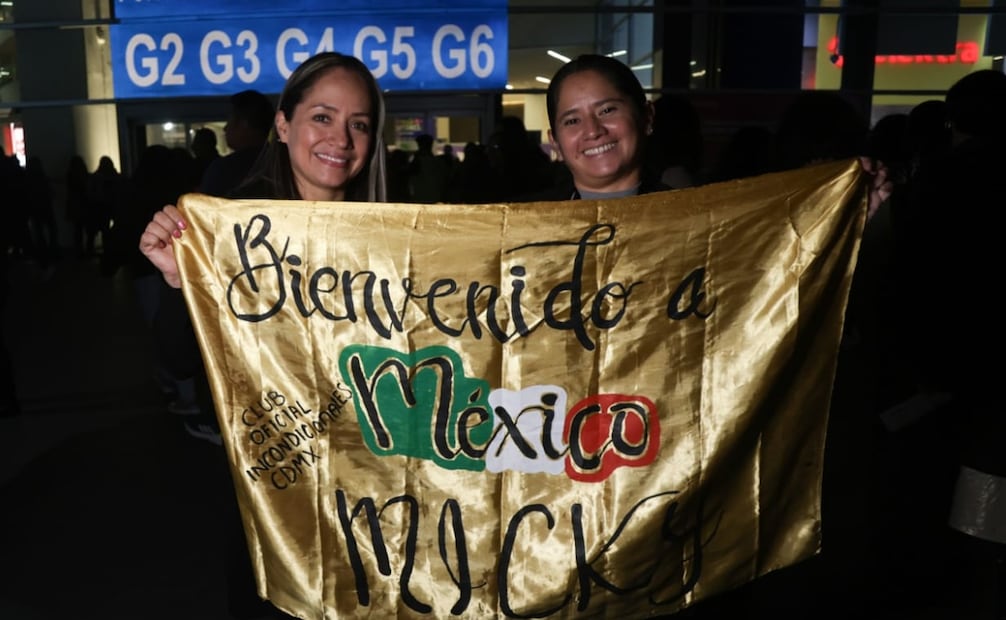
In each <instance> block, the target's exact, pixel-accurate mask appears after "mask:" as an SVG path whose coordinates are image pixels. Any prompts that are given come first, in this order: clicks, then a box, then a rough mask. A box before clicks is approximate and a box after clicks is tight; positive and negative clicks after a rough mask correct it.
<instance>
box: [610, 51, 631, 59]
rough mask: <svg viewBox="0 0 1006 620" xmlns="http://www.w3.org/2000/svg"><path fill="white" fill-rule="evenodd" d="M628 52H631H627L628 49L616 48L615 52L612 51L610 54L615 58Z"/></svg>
mask: <svg viewBox="0 0 1006 620" xmlns="http://www.w3.org/2000/svg"><path fill="white" fill-rule="evenodd" d="M628 53H629V52H627V51H626V50H615V51H614V52H611V53H610V54H608V56H611V57H612V58H615V57H616V56H625V55H626V54H628Z"/></svg>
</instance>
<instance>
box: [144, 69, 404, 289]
mask: <svg viewBox="0 0 1006 620" xmlns="http://www.w3.org/2000/svg"><path fill="white" fill-rule="evenodd" d="M273 131H274V135H272V136H270V139H269V141H268V142H267V143H266V145H265V147H263V149H262V153H261V154H260V155H259V159H258V161H257V162H256V164H255V166H254V167H253V168H252V171H251V173H250V174H249V177H248V179H247V180H246V181H245V182H244V183H242V184H241V185H239V186H238V187H237V189H235V190H234V191H233V192H232V195H231V196H230V197H231V198H274V199H279V200H311V201H365V202H384V201H385V200H386V189H385V184H386V172H385V164H384V152H385V149H384V144H383V139H382V134H383V131H384V99H383V98H382V97H381V91H380V89H379V88H378V87H377V82H376V80H374V76H373V75H371V73H370V70H369V69H367V67H366V65H364V64H363V63H362V62H361V61H360V60H358V59H356V58H354V57H352V56H347V55H345V54H340V53H338V52H323V53H321V54H317V55H315V56H312V57H311V58H309V59H307V60H306V61H304V63H303V64H301V65H300V66H299V67H297V69H296V70H295V71H294V72H293V73H292V74H290V77H289V78H288V79H287V82H286V86H285V87H284V88H283V92H282V94H281V95H280V99H279V105H278V110H277V111H276V122H275V127H274V130H273ZM186 226H187V225H186V223H185V220H184V218H182V216H181V213H180V212H179V211H178V209H177V208H176V207H175V206H174V205H167V206H166V207H164V208H163V209H162V210H161V211H159V212H157V213H156V214H155V215H154V218H153V220H151V221H150V223H149V224H148V225H147V228H146V230H145V231H144V232H143V235H142V236H141V237H140V251H142V252H143V254H144V255H145V256H146V257H147V258H148V259H149V260H150V262H152V263H153V264H154V265H155V266H156V267H157V268H158V269H159V270H160V271H161V273H162V274H163V275H164V279H165V280H166V281H167V282H168V284H169V285H171V286H172V287H174V288H179V287H181V280H180V278H179V275H178V265H177V264H176V263H175V256H174V251H173V250H172V248H171V241H172V239H173V238H177V237H181V236H182V232H183V231H184V230H185V229H186Z"/></svg>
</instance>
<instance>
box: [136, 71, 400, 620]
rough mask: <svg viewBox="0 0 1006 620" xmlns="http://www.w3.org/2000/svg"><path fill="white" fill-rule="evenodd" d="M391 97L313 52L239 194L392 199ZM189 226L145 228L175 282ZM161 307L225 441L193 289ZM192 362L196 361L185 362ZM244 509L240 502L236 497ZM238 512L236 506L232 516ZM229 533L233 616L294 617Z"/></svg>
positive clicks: (143, 241)
mask: <svg viewBox="0 0 1006 620" xmlns="http://www.w3.org/2000/svg"><path fill="white" fill-rule="evenodd" d="M383 129H384V101H383V99H382V97H381V91H380V90H379V89H378V87H377V82H376V81H375V80H374V77H373V75H371V73H370V71H369V70H368V69H367V67H366V65H364V64H363V63H362V62H360V61H359V60H358V59H356V58H353V57H352V56H346V55H344V54H340V53H337V52H324V53H321V54H318V55H316V56H312V57H311V58H309V59H307V60H306V61H304V63H303V64H301V65H300V66H299V67H297V69H296V70H294V72H293V73H292V74H291V75H290V77H289V78H288V79H287V82H286V86H285V87H284V88H283V93H282V94H281V95H280V99H279V105H278V110H277V111H276V116H275V126H274V129H273V135H271V136H270V138H269V140H268V141H267V142H266V145H265V146H264V147H263V149H262V152H261V154H260V155H259V158H258V160H257V161H256V163H255V165H254V166H253V167H252V170H251V172H250V173H249V176H248V178H247V179H246V180H245V181H244V182H243V183H241V184H240V185H239V186H238V187H237V188H236V189H235V190H234V191H233V192H231V196H230V197H231V198H249V199H256V198H272V199H278V200H310V201H366V202H384V201H385V199H386V190H385V176H386V175H385V163H384V152H385V148H384V144H383V141H382V138H381V136H382V133H383ZM186 228H187V224H186V222H185V219H184V218H183V217H182V215H181V212H180V211H179V210H178V209H177V208H176V207H175V206H174V205H167V206H165V207H164V208H163V209H161V210H160V211H158V212H157V213H156V214H155V215H154V218H153V219H152V220H151V221H150V222H149V223H148V224H147V227H146V229H145V230H144V231H143V234H142V235H141V237H140V251H141V252H143V254H144V255H145V256H146V257H147V259H148V260H150V262H151V263H153V264H154V266H156V267H157V268H158V269H159V270H160V272H161V275H162V276H163V277H164V280H165V281H166V282H167V283H168V285H169V286H171V287H173V288H174V289H179V288H180V287H181V278H180V275H179V273H178V264H177V263H176V262H175V255H174V250H173V248H172V247H171V246H172V241H173V240H174V239H176V238H179V237H181V236H182V234H183V233H184V231H185V230H186ZM171 292H172V293H174V294H173V295H168V296H166V298H165V300H164V302H163V303H162V306H161V308H160V315H159V316H160V320H159V323H160V325H159V327H158V328H156V329H157V331H158V336H157V337H158V339H159V340H160V341H161V342H164V343H166V345H167V346H169V347H171V348H172V349H173V350H174V352H175V354H176V355H175V356H174V357H175V358H176V359H177V362H176V363H175V365H176V366H177V367H178V369H180V370H187V371H188V372H191V373H194V374H195V380H196V382H197V391H198V394H199V401H200V404H199V407H198V409H199V411H198V412H197V413H195V414H193V415H194V416H195V417H198V418H199V420H203V421H202V422H199V423H198V424H195V425H193V423H188V425H187V427H186V428H187V429H189V428H190V427H193V428H194V430H189V432H190V434H192V435H194V436H196V437H199V438H200V439H206V440H208V441H211V442H213V443H215V444H217V445H220V444H221V443H222V440H221V437H220V434H219V430H218V426H217V424H216V416H214V415H213V414H212V411H213V404H212V401H211V399H210V395H209V386H208V383H207V381H206V377H205V371H204V366H203V364H201V363H198V362H200V361H201V358H200V354H199V351H198V346H197V344H196V341H195V336H194V331H193V329H192V326H191V323H190V322H189V318H188V313H187V311H186V307H185V301H184V298H183V297H182V295H181V292H180V291H178V290H174V291H171ZM185 367H187V368H185ZM234 508H235V512H237V507H236V505H235V506H234ZM233 518H234V519H237V518H238V516H237V515H236V514H235V516H234V517H233ZM232 533H233V534H234V535H233V536H232V537H231V539H230V556H229V558H228V560H229V563H228V566H227V573H228V590H229V591H228V594H229V597H228V599H229V600H228V607H229V611H230V613H231V616H232V617H234V618H256V619H258V618H266V617H268V618H289V617H290V616H287V615H286V614H283V613H282V612H280V611H279V610H277V609H275V608H274V607H273V606H272V605H270V604H268V603H263V602H262V601H261V599H259V598H258V597H257V596H256V592H255V587H254V577H253V573H252V568H251V564H250V562H249V559H248V550H247V549H246V548H245V542H244V538H243V536H241V535H239V534H240V533H241V528H240V527H237V528H234V530H233V531H232Z"/></svg>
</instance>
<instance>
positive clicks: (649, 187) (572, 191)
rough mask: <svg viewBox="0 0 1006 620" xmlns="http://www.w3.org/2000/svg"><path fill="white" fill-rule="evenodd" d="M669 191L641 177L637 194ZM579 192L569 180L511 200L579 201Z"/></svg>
mask: <svg viewBox="0 0 1006 620" xmlns="http://www.w3.org/2000/svg"><path fill="white" fill-rule="evenodd" d="M669 189H674V188H673V187H671V186H670V185H667V184H666V183H662V182H661V181H660V179H655V178H653V177H650V176H645V175H644V176H643V181H642V183H641V184H640V186H639V193H638V194H637V195H641V194H652V193H654V192H663V191H666V190H669ZM580 199H581V196H580V192H579V191H578V190H577V189H576V187H575V186H574V185H573V181H572V180H569V181H566V182H563V183H559V184H557V185H553V186H552V187H550V188H548V189H546V190H544V191H541V192H535V193H532V194H525V195H523V196H519V197H517V198H515V199H514V200H513V202H548V201H554V200H580Z"/></svg>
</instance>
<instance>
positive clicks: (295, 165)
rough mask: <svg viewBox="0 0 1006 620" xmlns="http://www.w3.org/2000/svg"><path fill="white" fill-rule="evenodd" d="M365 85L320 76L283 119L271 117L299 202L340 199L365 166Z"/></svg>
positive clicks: (343, 72) (346, 76)
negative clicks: (284, 148) (288, 162)
mask: <svg viewBox="0 0 1006 620" xmlns="http://www.w3.org/2000/svg"><path fill="white" fill-rule="evenodd" d="M370 109H371V101H370V94H369V92H368V90H367V84H366V82H364V80H363V78H362V77H361V76H359V75H357V74H355V73H353V72H352V71H349V70H347V69H344V68H342V67H336V68H334V69H331V70H330V71H327V72H325V73H324V74H323V75H321V76H320V77H319V78H318V81H317V82H315V83H314V84H313V85H312V86H311V87H310V88H309V89H307V90H306V91H305V92H304V97H303V98H302V99H301V101H300V103H298V104H297V106H296V107H295V108H294V110H293V114H292V116H291V118H289V119H287V118H286V117H285V116H284V115H283V112H282V111H280V112H277V113H276V131H277V135H278V136H279V139H280V141H281V142H285V143H286V145H287V149H288V151H289V153H290V167H291V168H292V170H293V177H294V180H295V182H296V184H297V191H298V192H299V193H300V197H301V198H303V199H304V200H321V201H332V200H343V199H344V198H345V195H346V185H347V184H348V183H349V182H350V181H351V180H353V179H354V178H355V177H356V176H357V175H358V174H359V173H360V171H361V170H363V168H364V167H365V166H366V165H367V161H368V160H369V159H370V155H371V153H370V151H371V148H372V143H373V138H372V124H373V122H374V119H372V118H371V114H370Z"/></svg>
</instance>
